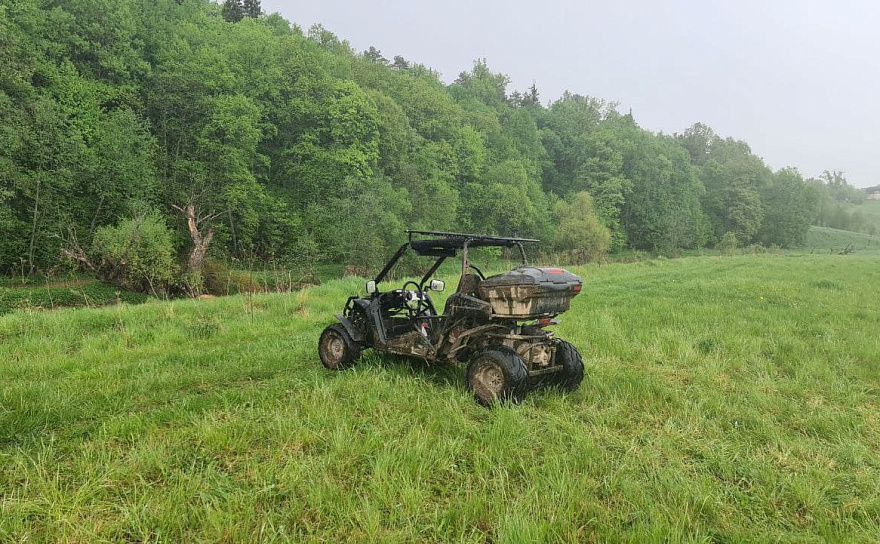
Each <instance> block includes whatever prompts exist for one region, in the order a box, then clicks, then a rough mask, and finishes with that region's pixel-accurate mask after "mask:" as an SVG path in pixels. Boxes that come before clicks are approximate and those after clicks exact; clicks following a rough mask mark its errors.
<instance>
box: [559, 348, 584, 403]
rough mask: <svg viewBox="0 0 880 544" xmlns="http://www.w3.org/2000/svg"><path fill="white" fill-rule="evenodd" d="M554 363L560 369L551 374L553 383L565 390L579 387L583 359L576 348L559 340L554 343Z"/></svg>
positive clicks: (582, 373)
mask: <svg viewBox="0 0 880 544" xmlns="http://www.w3.org/2000/svg"><path fill="white" fill-rule="evenodd" d="M556 364H557V365H559V366H561V367H562V369H561V370H560V371H559V372H557V373H555V374H553V375H552V376H553V378H554V383H555V384H556V385H558V386H559V387H561V388H562V389H565V390H566V391H574V390H576V389H577V388H578V387H580V385H581V382H582V381H583V379H584V360H583V359H582V358H581V354H580V353H579V352H578V350H577V348H576V347H574V346H573V345H571V344H570V343H568V342H566V341H565V340H559V343H558V344H556Z"/></svg>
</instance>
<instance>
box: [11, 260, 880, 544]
mask: <svg viewBox="0 0 880 544" xmlns="http://www.w3.org/2000/svg"><path fill="white" fill-rule="evenodd" d="M578 272H579V273H580V274H582V276H583V277H584V280H585V285H584V290H583V294H582V295H580V296H579V297H578V298H576V299H575V301H574V303H573V307H572V309H571V311H570V312H569V313H568V314H565V315H564V316H562V317H563V322H562V324H561V325H560V326H558V333H559V335H560V336H562V337H564V338H567V339H569V340H571V341H572V342H573V343H574V344H575V345H577V347H578V348H579V349H580V350H581V352H582V354H583V355H584V358H585V361H586V362H587V374H586V378H585V380H584V382H583V385H582V387H581V389H580V390H579V391H578V392H576V393H573V394H568V395H564V394H561V393H559V392H539V393H535V394H533V395H531V396H529V397H528V399H527V400H526V401H525V402H524V403H523V404H521V405H518V406H513V407H502V408H497V409H494V410H487V409H484V408H480V407H479V406H477V405H476V404H475V403H474V402H473V400H472V399H471V398H470V397H469V395H468V394H467V392H466V391H465V388H464V385H463V372H462V371H461V369H456V368H433V367H430V366H428V365H426V364H423V363H418V362H407V361H405V360H402V359H396V358H380V357H378V356H376V355H374V354H369V353H368V354H367V355H365V357H364V359H363V361H362V362H361V364H360V365H359V366H358V367H356V368H355V369H353V370H351V371H346V372H342V373H338V374H333V373H330V372H328V371H325V370H324V369H323V367H322V366H321V364H320V362H319V361H318V358H317V356H316V342H317V338H318V335H319V333H320V331H321V329H322V328H323V326H324V325H326V324H327V323H329V322H330V321H331V319H332V314H333V313H336V312H338V311H339V310H340V309H341V307H342V304H343V302H344V300H345V298H346V296H347V295H348V294H350V293H352V292H354V291H357V290H363V286H362V282H361V281H360V280H357V279H354V278H349V279H345V280H337V281H331V282H327V283H325V284H324V285H323V286H320V287H317V288H312V289H307V290H304V291H299V292H293V293H289V294H275V295H257V296H236V297H224V298H220V299H215V300H206V301H201V300H185V301H171V302H159V301H150V302H147V303H146V304H142V305H137V306H129V305H118V306H113V307H106V308H96V309H78V310H74V309H62V310H58V311H54V312H41V311H34V310H30V309H25V310H16V311H14V312H12V313H10V314H7V315H4V316H0V371H2V376H3V380H2V382H0V540H2V541H20V542H41V541H73V542H100V541H114V542H117V541H129V542H199V541H202V542H243V541H261V542H272V541H289V540H294V541H317V542H346V541H354V542H365V541H381V542H385V541H388V542H413V541H424V542H496V543H499V542H578V541H583V542H590V541H631V542H645V541H667V542H670V541H671V542H679V541H691V542H710V541H783V542H810V541H815V542H823V541H838V542H851V541H863V542H876V541H877V540H878V539H880V397H878V391H880V390H878V387H880V383H878V379H880V290H878V288H877V285H878V283H880V260H878V259H877V258H876V257H870V256H867V255H862V254H858V253H857V254H855V255H848V256H838V255H798V256H794V255H759V256H738V257H701V258H683V259H676V260H659V261H648V262H643V263H633V264H613V265H608V266H601V267H599V266H590V267H584V268H580V269H578Z"/></svg>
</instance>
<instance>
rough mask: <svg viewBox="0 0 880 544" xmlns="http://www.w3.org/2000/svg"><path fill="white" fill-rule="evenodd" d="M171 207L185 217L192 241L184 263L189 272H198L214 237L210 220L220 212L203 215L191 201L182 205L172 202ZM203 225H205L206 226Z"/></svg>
mask: <svg viewBox="0 0 880 544" xmlns="http://www.w3.org/2000/svg"><path fill="white" fill-rule="evenodd" d="M171 207H172V208H174V209H175V210H177V211H179V212H180V213H181V214H183V216H184V218H186V226H187V228H188V229H189V237H190V238H192V242H193V248H192V250H191V251H190V254H189V258H188V259H187V261H186V265H187V268H188V269H189V270H190V271H191V272H198V271H199V270H201V269H202V262H203V261H204V260H205V254H207V253H208V247H209V246H210V245H211V240H213V239H214V233H215V230H214V227H213V225H211V221H212V220H213V219H215V218H216V217H218V216H219V215H220V213H212V214H208V215H204V216H203V215H201V212H200V211H198V210H196V207H195V205H194V204H193V203H192V202H189V203H188V204H187V205H186V206H183V207H180V206H176V205H174V204H172V205H171ZM221 213H222V212H221ZM205 225H207V228H206V227H205Z"/></svg>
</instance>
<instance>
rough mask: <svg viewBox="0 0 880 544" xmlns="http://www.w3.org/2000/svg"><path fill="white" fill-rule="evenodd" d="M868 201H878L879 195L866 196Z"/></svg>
mask: <svg viewBox="0 0 880 544" xmlns="http://www.w3.org/2000/svg"><path fill="white" fill-rule="evenodd" d="M868 200H880V193H871V194H869V195H868Z"/></svg>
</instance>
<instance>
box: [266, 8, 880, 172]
mask: <svg viewBox="0 0 880 544" xmlns="http://www.w3.org/2000/svg"><path fill="white" fill-rule="evenodd" d="M263 9H264V10H265V11H267V12H274V11H278V12H280V13H281V14H282V15H283V16H284V17H285V18H287V19H289V20H291V21H293V22H294V23H296V24H298V25H299V26H301V27H303V28H304V29H307V28H308V27H309V26H311V25H312V24H313V23H322V24H323V25H324V26H325V27H326V28H327V29H328V30H330V31H332V32H334V33H335V34H336V35H338V36H339V37H340V38H341V39H346V40H348V41H349V42H350V43H351V45H352V46H353V47H354V48H355V49H357V50H358V51H362V50H364V49H367V48H368V47H369V46H371V45H373V46H375V47H376V48H378V49H380V50H381V51H382V53H383V54H384V55H385V57H387V58H391V57H393V56H394V55H402V56H403V57H404V58H406V59H407V60H410V61H416V62H420V63H422V64H425V65H426V66H429V67H431V68H434V69H435V70H438V71H440V72H441V73H442V74H443V77H444V79H445V80H446V81H447V82H451V81H452V80H454V79H455V78H456V77H457V75H458V73H459V72H461V71H462V70H466V69H469V68H470V67H471V65H472V63H473V60H474V59H475V58H482V57H485V58H486V59H487V61H488V63H489V67H490V68H491V69H492V70H493V71H495V72H501V73H504V74H507V75H508V76H510V78H511V80H512V85H511V88H510V90H513V89H520V90H522V89H525V88H526V87H528V86H529V85H531V83H532V81H535V82H536V83H537V85H538V90H539V91H540V92H541V99H542V101H544V102H545V103H546V102H547V101H549V100H555V99H556V98H558V97H559V96H560V95H561V94H562V92H563V91H564V90H566V89H567V90H570V91H572V92H576V93H580V94H586V95H590V96H594V97H597V98H604V99H607V100H614V101H617V102H619V103H620V104H621V109H622V110H623V111H626V110H627V109H629V108H632V110H633V115H634V116H635V118H636V120H637V121H638V122H639V124H640V125H642V126H643V127H645V128H647V129H650V130H654V131H661V130H662V131H663V132H667V133H671V132H681V131H682V130H684V129H685V128H687V127H688V126H690V125H692V124H693V123H694V122H697V121H700V122H703V123H706V124H708V125H709V126H711V127H712V128H713V129H714V130H715V132H716V133H718V134H720V135H721V136H733V137H734V138H737V139H742V140H745V141H747V142H748V143H749V144H750V145H751V146H752V150H753V151H754V152H755V153H756V154H758V155H760V156H762V157H764V159H765V160H766V161H767V163H768V164H769V165H770V166H772V167H773V168H780V167H783V166H796V167H798V169H800V171H801V172H802V173H803V174H804V175H807V176H815V175H818V174H819V173H821V172H822V170H826V169H827V170H835V169H836V170H843V171H844V172H845V173H846V176H847V178H848V179H849V181H850V183H853V184H854V185H857V186H862V187H864V186H869V185H876V184H878V183H880V2H876V1H855V0H836V1H833V0H828V1H824V2H818V1H814V0H806V1H790V0H785V1H773V0H767V1H764V2H761V1H755V0H738V1H728V2H715V1H711V0H704V1H702V2H698V1H693V2H685V1H663V0H655V1H634V0H631V1H621V2H614V1H606V2H593V1H582V2H576V1H561V0H546V1H543V2H540V1H537V2H536V1H531V2H523V1H522V0H507V1H505V2H498V1H485V2H478V1H464V0H446V1H443V2H425V3H423V2H414V1H411V0H409V1H407V0H374V1H372V2H351V1H344V0H263Z"/></svg>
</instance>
